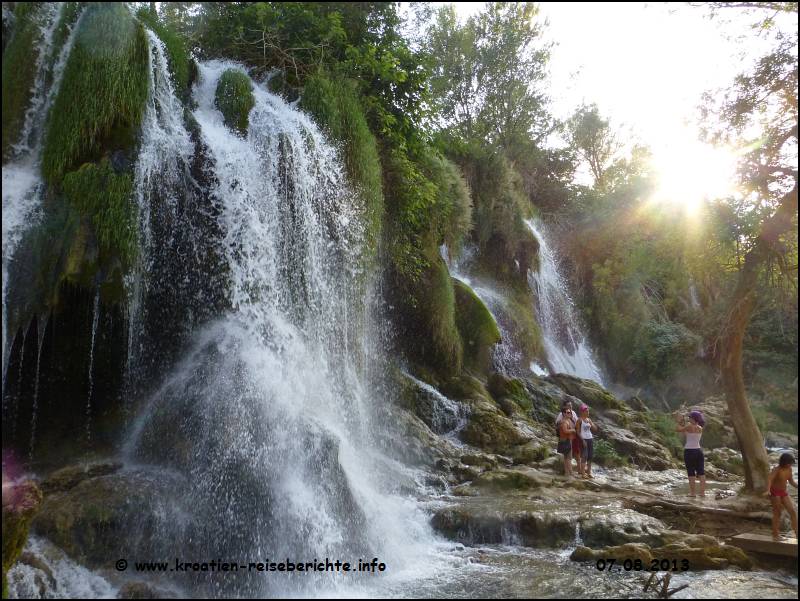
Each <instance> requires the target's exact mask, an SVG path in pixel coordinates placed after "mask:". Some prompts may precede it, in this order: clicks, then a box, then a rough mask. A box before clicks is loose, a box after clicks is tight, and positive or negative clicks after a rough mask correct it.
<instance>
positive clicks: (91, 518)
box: [32, 468, 187, 567]
mask: <svg viewBox="0 0 800 601" xmlns="http://www.w3.org/2000/svg"><path fill="white" fill-rule="evenodd" d="M78 471H80V468H79V469H78ZM186 491H187V487H186V482H185V481H184V480H183V479H182V478H178V477H177V476H175V475H171V474H166V473H158V474H156V473H148V472H145V471H127V472H126V471H115V472H114V473H107V474H104V475H98V476H95V477H87V478H83V479H80V481H79V482H77V483H76V484H74V485H71V486H69V487H68V488H66V489H63V490H53V491H52V492H50V493H49V494H47V495H46V496H45V499H44V502H43V503H42V508H41V511H40V512H39V513H38V514H37V515H36V517H35V518H34V520H33V523H32V528H33V532H35V533H36V534H39V535H41V536H44V537H46V538H48V539H49V540H50V541H52V542H53V543H55V544H56V545H57V546H58V547H60V548H61V549H63V550H64V551H65V552H66V553H67V554H68V555H69V556H70V557H72V558H73V559H75V560H76V561H79V562H81V563H84V564H86V565H88V566H91V567H108V566H109V565H110V564H109V562H110V561H111V559H110V558H114V557H125V556H126V555H127V556H128V557H130V556H131V555H132V554H135V553H136V552H145V550H150V551H153V552H157V551H160V552H163V553H167V552H169V549H167V548H166V547H165V545H164V544H163V542H162V541H164V540H168V539H169V538H170V536H172V537H175V536H176V533H177V532H179V531H180V529H181V528H182V527H183V526H184V525H185V522H184V523H183V524H182V520H183V519H184V517H185V516H183V517H182V516H181V514H182V512H184V511H186V509H187V508H186V507H182V506H181V499H182V497H183V496H184V495H185V494H186ZM166 533H171V534H166ZM173 540H174V539H173Z"/></svg>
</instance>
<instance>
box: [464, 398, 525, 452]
mask: <svg viewBox="0 0 800 601" xmlns="http://www.w3.org/2000/svg"><path fill="white" fill-rule="evenodd" d="M470 405H471V407H470V408H471V412H470V416H469V419H468V422H467V425H466V427H465V428H464V430H462V432H461V440H463V441H464V442H466V443H467V444H471V445H474V446H476V447H479V448H481V449H484V450H487V451H490V452H494V453H506V452H507V451H508V449H510V448H511V447H514V446H516V445H520V444H524V443H526V442H528V441H530V440H531V439H532V436H531V435H530V434H528V433H525V432H522V431H521V430H520V429H519V428H518V427H517V426H516V425H515V424H514V422H512V421H511V420H510V419H509V418H508V417H506V416H505V415H503V413H502V412H501V411H500V410H499V409H498V407H497V405H495V404H494V403H492V402H490V401H484V400H474V401H471V402H470Z"/></svg>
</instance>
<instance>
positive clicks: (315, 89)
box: [300, 74, 383, 256]
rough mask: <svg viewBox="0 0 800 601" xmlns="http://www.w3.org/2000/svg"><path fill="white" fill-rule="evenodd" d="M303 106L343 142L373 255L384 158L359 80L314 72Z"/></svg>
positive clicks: (378, 228)
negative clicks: (363, 98)
mask: <svg viewBox="0 0 800 601" xmlns="http://www.w3.org/2000/svg"><path fill="white" fill-rule="evenodd" d="M300 106H301V107H302V108H303V109H305V110H307V111H308V112H309V113H311V115H312V116H313V117H314V120H315V121H316V122H317V123H318V124H319V125H320V127H321V128H322V129H323V130H324V131H325V132H326V133H327V134H328V135H329V136H330V137H331V138H333V139H334V140H335V141H337V142H339V143H340V144H341V149H342V159H343V160H344V164H345V166H346V168H347V174H348V175H349V176H350V181H351V182H352V183H353V185H354V186H355V188H356V191H357V193H358V194H359V196H360V197H361V199H362V201H363V202H364V206H365V209H366V217H367V224H368V227H367V241H366V243H367V247H368V249H370V251H371V255H372V256H375V255H376V254H377V250H378V244H379V242H380V237H381V220H382V217H383V182H382V177H381V162H380V156H379V155H378V145H377V142H376V140H375V136H373V135H372V132H370V130H369V126H368V124H367V119H366V116H365V115H364V109H363V107H362V106H361V100H360V99H359V94H358V88H357V85H356V82H354V81H352V80H349V79H346V78H332V77H329V76H326V75H323V74H316V75H312V76H311V77H309V78H308V79H307V80H306V82H305V86H304V88H303V94H302V96H301V98H300Z"/></svg>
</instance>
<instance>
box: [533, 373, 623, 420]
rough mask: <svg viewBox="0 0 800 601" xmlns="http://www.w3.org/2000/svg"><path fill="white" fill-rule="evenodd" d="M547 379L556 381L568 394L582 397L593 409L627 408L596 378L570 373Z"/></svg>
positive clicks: (551, 376) (554, 375) (555, 375)
mask: <svg viewBox="0 0 800 601" xmlns="http://www.w3.org/2000/svg"><path fill="white" fill-rule="evenodd" d="M545 379H546V380H548V381H550V382H552V383H554V384H555V385H556V386H558V387H559V388H561V389H562V390H563V391H564V392H566V393H567V394H569V395H571V396H573V397H576V398H578V399H580V400H581V401H583V402H584V403H586V404H587V405H589V407H591V408H592V409H595V410H598V411H605V410H608V409H617V410H625V409H626V407H625V405H624V404H623V403H622V402H621V401H620V400H619V399H617V397H615V396H614V395H613V394H611V393H610V392H609V391H607V390H606V389H605V388H603V387H602V386H600V384H598V383H597V382H595V381H594V380H585V379H583V378H578V377H575V376H571V375H569V374H553V375H550V376H548V377H547V378H545ZM573 409H575V410H576V411H577V407H575V406H574V404H573Z"/></svg>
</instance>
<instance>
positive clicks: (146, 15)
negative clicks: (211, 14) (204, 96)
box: [136, 8, 192, 97]
mask: <svg viewBox="0 0 800 601" xmlns="http://www.w3.org/2000/svg"><path fill="white" fill-rule="evenodd" d="M136 16H137V17H138V18H139V20H140V21H141V22H142V23H144V24H145V25H146V26H147V27H148V28H149V29H151V30H152V31H153V33H155V34H156V35H157V36H158V38H159V39H160V40H161V41H162V42H163V43H164V48H165V49H166V51H167V62H168V63H169V70H170V73H171V75H172V82H173V84H174V85H175V91H176V92H177V93H178V95H181V96H184V97H187V96H188V94H189V86H190V85H191V80H192V64H191V63H192V59H191V57H190V56H189V49H188V48H187V47H186V42H185V40H184V38H183V37H182V36H181V35H180V34H179V33H177V32H176V31H175V30H173V28H172V27H170V26H169V24H167V23H165V22H163V21H161V20H159V19H158V18H157V17H156V16H155V15H153V13H151V12H150V11H149V10H148V9H146V8H141V9H139V11H138V12H137V13H136Z"/></svg>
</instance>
